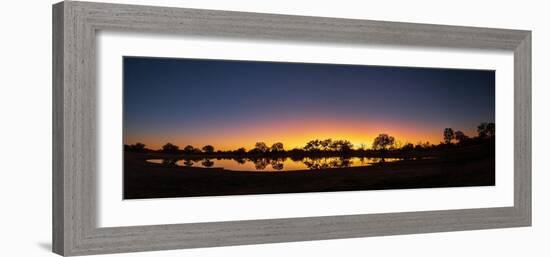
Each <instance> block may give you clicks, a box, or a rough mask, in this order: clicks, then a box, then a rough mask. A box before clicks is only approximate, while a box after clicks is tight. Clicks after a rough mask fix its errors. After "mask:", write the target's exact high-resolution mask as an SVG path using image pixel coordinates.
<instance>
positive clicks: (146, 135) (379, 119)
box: [123, 57, 495, 150]
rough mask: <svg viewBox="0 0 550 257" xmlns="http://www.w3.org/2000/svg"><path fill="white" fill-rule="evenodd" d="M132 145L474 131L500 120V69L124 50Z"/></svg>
mask: <svg viewBox="0 0 550 257" xmlns="http://www.w3.org/2000/svg"><path fill="white" fill-rule="evenodd" d="M123 62H124V143H125V144H133V143H136V142H142V143H144V144H146V145H147V147H148V148H151V149H158V148H160V147H161V146H162V145H164V144H165V143H167V142H171V143H173V144H176V145H178V146H180V147H181V148H182V147H184V146H185V145H193V146H195V147H202V146H204V145H206V144H211V145H213V146H214V147H215V148H216V149H221V150H234V149H237V148H239V147H245V148H246V149H251V148H252V147H253V146H254V143H255V142H258V141H262V142H265V143H267V144H268V145H271V144H273V143H274V142H282V143H283V144H284V145H285V149H292V148H294V147H302V146H303V145H304V144H305V143H306V142H307V141H308V140H310V139H316V138H317V139H325V138H332V139H347V140H350V141H351V142H352V143H353V144H354V145H355V146H357V147H358V146H360V145H361V144H364V145H365V146H366V147H367V148H370V146H371V144H372V140H373V138H374V137H376V136H377V135H378V134H380V133H388V134H390V135H392V136H394V137H395V138H396V140H398V141H400V142H402V143H407V142H410V143H417V142H419V141H429V142H430V143H434V144H438V143H439V142H441V141H443V129H444V128H446V127H451V128H453V129H455V130H461V131H463V132H464V133H466V134H467V135H470V136H474V135H475V129H476V126H477V125H478V124H479V123H481V122H494V118H495V73H494V71H487V70H458V69H432V68H407V67H382V66H363V65H335V64H307V63H276V62H257V61H225V60H200V59H168V58H144V57H124V61H123Z"/></svg>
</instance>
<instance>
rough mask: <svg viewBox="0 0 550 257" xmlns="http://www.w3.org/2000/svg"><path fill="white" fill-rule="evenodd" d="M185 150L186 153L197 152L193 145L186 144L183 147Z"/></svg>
mask: <svg viewBox="0 0 550 257" xmlns="http://www.w3.org/2000/svg"><path fill="white" fill-rule="evenodd" d="M183 151H184V152H185V153H193V152H195V147H193V146H191V145H186V146H185V147H184V148H183Z"/></svg>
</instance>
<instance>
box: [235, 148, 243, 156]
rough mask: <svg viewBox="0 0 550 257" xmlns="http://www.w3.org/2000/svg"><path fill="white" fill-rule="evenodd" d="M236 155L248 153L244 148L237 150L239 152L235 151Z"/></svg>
mask: <svg viewBox="0 0 550 257" xmlns="http://www.w3.org/2000/svg"><path fill="white" fill-rule="evenodd" d="M235 153H237V154H239V155H243V154H245V153H246V149H244V147H241V148H239V149H237V151H235Z"/></svg>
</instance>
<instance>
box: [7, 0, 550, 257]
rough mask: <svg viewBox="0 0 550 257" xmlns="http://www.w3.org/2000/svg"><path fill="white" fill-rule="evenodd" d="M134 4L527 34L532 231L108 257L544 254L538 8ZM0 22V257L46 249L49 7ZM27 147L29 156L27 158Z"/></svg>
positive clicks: (547, 215)
mask: <svg viewBox="0 0 550 257" xmlns="http://www.w3.org/2000/svg"><path fill="white" fill-rule="evenodd" d="M111 2H125V3H138V4H151V3H155V4H157V5H168V6H182V7H191V8H207V9H220V10H237V11H250V12H266V13H283V14H297V15H310V16H330V17H344V18H358V19H375V20H388V21H405V22H421V23H438V24H449V25H467V26H483V27H501V28H517V29H530V30H533V227H531V228H515V229H498V230H484V231H467V232H451V233H435V234H421V235H403V236H390V237H374V238H361V239H343V240H329V241H313V242H296V243H284V244H268V245H252V246H236V247H219V248H206V249H192V250H176V251H162V252H147V253H132V254H120V255H116V256H143V257H145V256H200V257H206V256H239V257H246V256H263V257H269V256H277V257H278V256H335V255H340V256H366V255H367V254H368V255H371V256H377V255H384V256H404V255H406V256H483V255H485V256H550V250H549V249H548V246H547V242H548V240H549V239H548V238H549V236H550V206H549V196H550V186H549V183H550V175H549V173H550V169H549V165H548V164H547V163H546V162H544V161H545V157H546V156H545V154H546V152H547V147H548V145H549V144H550V140H549V139H548V137H547V136H546V135H545V134H546V132H547V131H549V130H550V121H549V118H548V114H547V111H546V110H548V109H550V104H549V102H550V101H548V97H550V94H549V93H550V89H549V88H550V77H548V76H547V75H548V74H547V73H548V72H546V70H547V69H549V68H550V65H549V64H550V63H549V62H550V60H549V59H550V26H549V25H548V21H549V19H548V17H547V16H548V9H549V7H548V6H546V5H547V4H546V3H545V1H534V0H533V1H531V0H524V1H502V0H501V1H496V0H487V1H476V0H462V1H453V2H448V1H436V0H415V1H407V0H386V1H365V0H358V1H353V0H338V1H320V0H301V1H298V0H268V1H265V0H264V1H253V0H231V1H224V0H200V1H199V0H193V1H191V0H190V1H185V0H180V1H175V0H173V1H169V0H163V1H152V0H126V1H115V0H111ZM52 3H54V1H51V0H50V1H44V0H42V1H38V0H36V1H30V0H27V1H6V2H4V3H2V12H1V14H0V26H1V30H0V33H1V34H0V36H1V40H0V65H1V66H0V71H1V72H0V119H1V125H0V161H1V162H0V174H1V176H0V197H1V199H2V201H1V204H2V209H1V211H0V236H1V239H2V240H1V242H2V244H1V245H0V256H33V257H35V256H36V257H40V256H54V255H53V254H52V253H51V252H50V247H51V132H52V129H51V4H52ZM29 149H31V150H29Z"/></svg>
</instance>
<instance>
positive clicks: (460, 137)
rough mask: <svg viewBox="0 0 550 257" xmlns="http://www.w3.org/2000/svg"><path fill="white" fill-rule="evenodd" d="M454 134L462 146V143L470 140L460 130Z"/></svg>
mask: <svg viewBox="0 0 550 257" xmlns="http://www.w3.org/2000/svg"><path fill="white" fill-rule="evenodd" d="M454 134H455V135H454V138H455V140H456V141H457V142H458V143H459V144H462V143H464V142H466V141H467V140H468V139H469V137H468V136H466V134H464V132H462V131H460V130H457V131H455V133H454Z"/></svg>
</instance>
